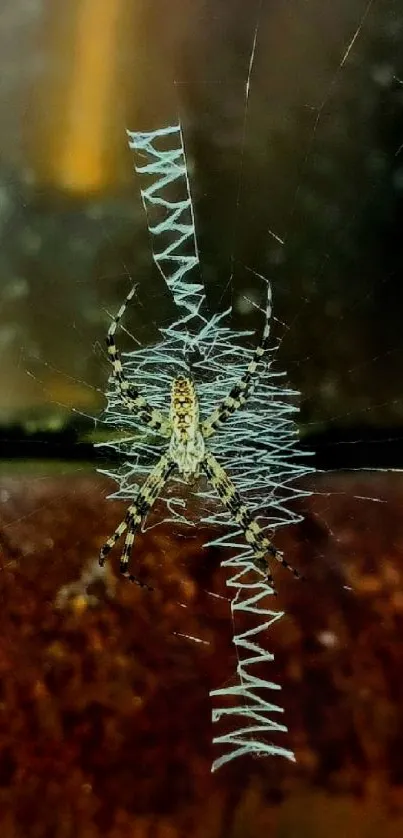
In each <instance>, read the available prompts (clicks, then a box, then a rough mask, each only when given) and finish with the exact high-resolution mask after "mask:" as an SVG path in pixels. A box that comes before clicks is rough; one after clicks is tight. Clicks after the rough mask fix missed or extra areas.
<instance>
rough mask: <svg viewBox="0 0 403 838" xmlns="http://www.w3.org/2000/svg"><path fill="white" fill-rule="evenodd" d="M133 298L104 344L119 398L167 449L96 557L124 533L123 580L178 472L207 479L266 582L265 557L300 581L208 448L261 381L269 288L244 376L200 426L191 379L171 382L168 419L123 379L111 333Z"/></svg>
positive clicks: (267, 331)
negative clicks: (258, 334)
mask: <svg viewBox="0 0 403 838" xmlns="http://www.w3.org/2000/svg"><path fill="white" fill-rule="evenodd" d="M133 294H134V288H133V289H132V290H131V291H130V293H129V294H128V296H127V298H126V300H125V302H124V304H123V305H122V306H121V308H120V309H119V311H118V314H117V315H116V317H115V318H114V319H113V320H112V323H111V326H110V328H109V331H108V335H107V339H106V343H107V348H108V355H109V358H110V361H111V363H112V368H113V373H112V375H113V380H114V383H115V386H116V389H117V392H118V395H119V397H120V399H121V400H122V402H123V404H124V405H125V406H126V408H127V409H128V410H129V411H130V412H131V413H133V414H135V415H136V416H137V417H139V418H140V419H141V421H142V422H143V423H144V424H145V425H147V426H148V427H150V428H152V429H153V430H154V431H155V433H158V434H159V435H160V436H161V437H162V439H163V440H165V447H164V449H163V450H162V453H161V457H160V459H159V460H158V462H157V463H156V464H155V466H154V468H153V469H152V470H151V472H150V474H149V475H148V477H147V478H146V480H145V481H144V483H143V485H142V486H141V488H140V490H139V492H138V494H137V497H136V498H135V500H134V501H133V503H132V504H131V505H130V506H129V508H128V510H127V513H126V516H125V518H124V520H123V521H122V522H121V523H120V524H119V526H118V527H117V528H116V530H115V532H114V533H113V535H111V537H110V538H108V540H107V541H106V543H105V544H104V546H103V547H102V549H101V552H100V556H99V562H100V564H101V565H103V564H104V562H105V559H106V557H107V555H108V553H109V552H110V551H111V550H112V548H113V547H114V546H115V544H116V542H117V541H118V540H119V539H120V538H121V536H122V535H123V534H124V533H126V536H125V543H124V547H123V551H122V555H121V559H120V570H121V573H123V574H125V575H127V570H128V566H129V560H130V555H131V551H132V547H133V543H134V539H135V535H136V532H137V531H138V530H139V529H140V528H141V526H142V525H143V523H144V521H145V519H146V517H147V515H148V512H149V511H150V509H151V507H152V506H153V504H154V502H155V501H156V499H157V498H158V496H159V495H160V494H161V491H162V490H163V488H164V486H165V484H166V482H167V481H168V479H169V478H170V477H171V475H172V474H173V473H174V472H175V471H177V472H179V474H180V475H181V476H182V477H183V478H184V479H185V480H189V479H192V478H193V477H198V476H199V474H200V473H202V474H204V475H205V477H206V478H207V480H208V482H209V483H210V485H211V486H212V487H213V488H214V489H215V490H216V492H217V495H218V496H219V498H220V500H221V503H222V505H223V506H224V508H225V509H226V510H227V511H228V512H229V513H230V515H231V518H232V520H233V521H235V522H236V523H237V524H238V526H239V528H240V529H241V531H242V532H243V533H244V536H245V540H246V542H247V544H249V545H250V547H251V548H252V552H253V556H252V562H253V564H254V565H255V567H256V568H257V569H258V570H259V571H260V572H264V573H265V575H266V578H267V580H268V581H269V582H270V583H271V582H272V575H271V572H270V567H269V563H268V557H271V558H274V559H276V560H277V561H278V562H280V564H282V565H283V567H286V568H288V569H289V570H291V572H292V573H293V574H294V576H296V577H298V578H301V577H300V574H299V573H298V571H297V570H294V569H293V568H292V567H291V566H290V565H289V564H288V562H286V560H285V559H284V558H283V555H282V553H280V552H279V551H278V550H277V549H276V547H275V546H274V545H273V543H272V542H271V541H270V539H269V538H267V536H266V534H265V533H264V531H263V529H262V527H261V526H260V524H259V523H258V521H257V520H256V518H255V516H254V515H253V512H252V511H251V510H250V509H249V508H248V506H247V505H246V504H245V503H244V502H243V500H242V498H241V496H240V494H239V492H238V490H237V488H236V487H235V485H234V483H233V482H232V480H231V478H230V477H229V475H228V474H227V472H226V471H225V469H224V468H223V467H222V466H221V465H220V463H219V462H218V461H217V459H216V458H215V456H214V455H213V454H212V452H211V451H209V449H208V440H209V439H210V437H212V436H213V435H214V434H216V433H217V432H219V431H220V429H221V427H222V425H223V424H224V423H225V422H226V421H227V420H228V419H229V418H230V416H231V415H232V414H233V413H235V411H237V410H239V409H240V408H241V407H242V405H243V404H244V403H245V402H246V400H247V399H248V397H249V396H250V394H251V393H252V390H253V388H254V386H255V384H256V383H257V381H258V380H259V375H260V372H259V369H260V367H261V359H262V356H263V354H264V351H265V349H266V348H267V345H268V340H269V334H270V317H271V289H270V286H268V297H267V308H266V324H265V327H264V330H263V335H262V340H261V342H260V344H259V346H258V347H257V349H256V350H255V353H254V355H253V358H252V360H251V361H250V362H249V364H248V366H247V367H246V370H245V373H244V375H243V376H242V377H241V378H240V379H239V380H238V381H237V382H236V384H234V385H233V387H232V388H231V390H230V392H229V393H228V395H227V396H226V397H225V398H224V399H223V401H222V402H221V403H220V404H219V405H218V406H217V407H216V409H215V410H213V412H212V413H211V414H210V416H208V417H207V418H206V419H204V420H203V421H200V418H199V402H198V398H197V393H196V390H195V386H194V384H193V382H192V381H191V380H190V379H189V378H185V377H184V376H180V377H178V378H175V379H174V381H173V383H172V389H171V404H170V411H169V414H168V415H166V414H165V413H163V412H161V411H160V410H158V409H156V408H154V407H152V406H151V405H150V404H148V402H147V400H146V399H145V398H144V396H142V395H141V394H140V393H139V391H138V390H137V388H136V387H135V386H134V385H133V384H132V383H131V382H129V381H128V380H127V379H126V377H125V374H124V370H123V365H122V361H121V358H120V353H119V351H118V349H117V347H116V343H115V332H116V329H117V326H118V324H119V322H120V320H121V318H122V316H123V314H124V311H125V308H126V306H127V303H128V302H129V300H130V299H131V298H132V296H133ZM167 443H168V444H167ZM128 578H129V579H130V580H131V581H132V582H136V583H137V584H139V585H143V583H142V582H140V580H139V579H138V578H137V577H136V576H133V575H132V574H129V575H128Z"/></svg>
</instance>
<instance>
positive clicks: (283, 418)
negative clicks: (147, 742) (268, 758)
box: [104, 125, 313, 770]
mask: <svg viewBox="0 0 403 838" xmlns="http://www.w3.org/2000/svg"><path fill="white" fill-rule="evenodd" d="M128 135H129V145H130V148H131V149H133V150H134V151H135V152H137V153H138V154H139V155H140V154H141V156H142V159H143V162H142V164H141V165H139V164H137V165H136V170H137V172H138V173H139V174H140V175H141V176H142V177H143V179H144V178H145V177H147V178H148V181H149V182H148V183H147V185H145V186H143V187H142V190H141V195H142V200H143V205H144V207H145V211H146V214H147V217H148V219H149V231H150V234H151V237H152V246H153V257H154V261H155V263H156V265H157V267H158V269H159V270H160V272H161V274H162V275H163V277H164V280H165V281H166V284H167V286H168V288H169V290H170V292H171V293H172V297H173V301H174V303H175V305H176V307H177V309H178V312H179V316H178V319H177V320H176V321H175V322H174V323H173V324H172V325H171V326H170V327H168V328H165V329H163V330H162V333H163V339H162V341H161V342H160V343H158V344H157V345H155V346H153V347H151V348H150V347H148V348H146V349H138V350H136V351H135V352H131V353H127V354H126V355H125V356H124V358H123V362H124V369H125V374H126V376H127V378H128V380H129V381H132V382H133V383H135V384H136V386H139V387H140V388H141V390H142V392H144V393H147V398H148V400H149V402H150V403H151V404H152V406H153V407H157V408H159V409H160V410H162V411H164V410H165V411H166V410H167V405H169V395H170V386H171V382H172V379H173V378H174V377H175V376H178V375H179V374H181V373H182V374H183V373H185V374H186V373H188V364H187V360H186V359H187V354H188V353H189V351H190V352H192V353H196V354H197V357H198V360H197V361H195V363H194V365H193V373H194V378H195V381H196V386H197V391H198V395H199V398H200V407H201V414H202V416H205V417H207V416H208V415H209V414H210V413H211V412H212V411H213V409H214V408H215V407H216V406H217V404H218V403H219V401H220V400H221V399H222V397H223V395H225V393H227V392H229V390H230V389H231V387H232V385H234V384H235V383H236V381H237V380H238V379H239V378H240V377H241V376H242V373H243V372H244V371H245V368H246V365H247V364H248V363H249V361H250V360H251V358H252V356H253V349H251V348H250V349H247V348H245V346H244V345H242V343H241V339H242V338H243V337H245V333H243V332H239V331H238V332H237V331H235V330H232V329H231V328H230V327H229V326H228V325H224V322H225V320H228V317H229V314H230V312H228V311H227V312H224V314H220V315H215V316H214V315H213V316H212V317H210V318H207V316H203V315H202V314H201V312H202V311H203V310H206V298H205V294H204V288H203V285H202V284H201V283H192V281H191V277H190V274H191V272H192V270H193V269H194V268H195V267H197V266H198V264H199V262H198V251H197V243H196V231H195V228H194V222H193V219H194V213H193V208H192V202H191V197H190V191H189V179H188V173H187V167H186V155H185V149H184V145H183V135H182V131H181V127H180V126H179V125H177V126H170V127H168V128H162V129H160V130H157V131H153V132H150V133H144V132H142V133H136V132H131V131H130V132H128ZM167 139H169V140H170V141H171V142H170V143H169V147H168V148H166V147H162V148H161V144H162V143H166V141H167ZM144 157H146V159H147V162H144ZM173 186H175V187H176V189H175V192H176V193H178V192H179V194H175V196H174V197H173V196H170V195H169V189H170V188H171V189H172V187H173ZM151 213H152V220H151V221H150V215H151ZM167 234H168V240H167V241H164V245H162V246H161V244H160V243H161V239H163V237H164V236H167ZM186 247H187V249H188V250H187V252H185V253H184V252H183V251H184V249H185V248H186ZM189 250H190V252H189ZM268 354H269V358H268V360H265V362H264V367H263V373H262V375H261V377H260V380H259V382H258V384H257V386H256V387H255V389H254V391H253V393H252V394H251V396H250V398H249V399H248V401H247V404H246V405H245V406H243V409H242V410H239V411H237V412H236V413H235V414H234V415H233V416H232V417H230V418H229V420H228V422H227V423H226V424H225V427H224V428H222V429H221V431H219V432H218V433H217V434H216V435H214V436H213V437H212V439H211V440H210V441H209V447H210V449H211V450H212V451H213V453H214V454H216V455H217V456H218V457H219V460H220V462H221V464H222V465H223V466H224V468H225V469H226V470H227V471H228V473H229V474H230V475H231V476H232V478H233V479H234V481H235V484H236V486H237V488H238V490H239V491H240V492H241V494H242V497H243V498H244V499H245V500H246V501H247V502H248V503H249V505H250V507H251V509H252V510H253V512H254V514H255V515H256V516H257V517H258V519H259V521H260V523H261V526H262V527H263V529H264V530H265V531H267V533H268V534H270V535H271V533H272V532H273V531H275V530H276V529H277V528H278V527H280V526H284V525H287V524H290V523H293V522H296V521H299V520H300V516H299V515H298V514H297V513H296V512H295V511H293V506H292V501H294V500H295V498H297V497H301V496H302V495H304V494H306V492H304V491H303V490H302V489H300V488H298V486H297V484H296V481H297V478H301V477H303V476H306V475H307V474H308V473H309V471H312V470H313V469H312V468H311V469H310V468H309V467H308V466H307V464H306V456H305V458H303V455H302V453H301V452H300V451H299V449H298V444H297V442H298V433H297V427H296V424H295V422H294V416H295V413H296V412H297V410H298V408H297V407H296V406H295V397H296V396H297V395H298V394H297V393H296V392H294V391H293V390H290V389H287V387H286V386H284V382H283V376H282V374H281V373H278V372H277V373H275V372H273V371H272V369H271V365H272V357H273V351H272V352H271V353H268ZM112 384H113V382H112ZM105 422H106V423H107V424H111V425H113V426H114V427H122V426H123V427H124V426H127V429H128V431H130V436H129V438H128V439H125V440H124V441H123V442H108V443H107V446H108V447H112V448H117V450H118V451H119V453H120V454H121V455H123V460H124V463H125V465H124V467H123V471H119V472H111V471H110V470H109V469H108V470H107V471H106V472H104V473H106V474H107V475H108V477H112V478H113V479H114V480H115V481H116V482H117V483H118V486H119V488H118V490H117V492H115V493H114V495H113V497H116V498H119V499H123V500H132V498H133V497H135V495H136V493H137V491H138V489H139V483H138V482H137V479H138V475H145V474H147V472H148V470H149V468H150V461H151V463H153V462H156V461H157V458H158V456H159V455H160V451H161V449H160V443H159V441H158V439H156V440H155V441H153V440H152V439H150V432H149V429H147V428H145V427H144V426H143V425H142V423H141V421H136V420H135V419H134V417H133V416H132V415H130V413H129V412H128V413H127V416H125V415H124V411H123V412H122V405H121V402H120V399H119V395H118V394H116V392H115V388H114V387H113V386H112V389H111V391H110V392H109V394H108V406H107V410H106V415H105ZM257 462H259V466H258V468H257V466H256V464H257ZM178 482H180V483H183V481H181V480H180V478H179V479H178ZM194 493H195V495H196V497H197V498H199V499H201V500H202V501H203V502H204V504H205V508H206V509H207V510H208V511H207V512H204V513H203V514H202V518H201V523H202V524H209V525H214V526H218V527H219V529H220V531H223V530H224V534H223V535H220V536H218V537H217V538H215V539H214V540H213V541H210V542H209V544H208V545H206V546H219V547H227V548H230V549H231V550H232V553H234V550H235V555H233V556H232V557H231V558H229V559H228V560H226V561H224V562H223V563H222V564H223V567H226V568H228V569H229V570H230V573H231V575H230V576H229V578H228V582H227V584H228V586H229V587H230V589H233V590H234V592H235V593H234V595H233V597H232V599H231V610H232V617H233V622H234V632H235V633H234V638H233V642H234V645H235V648H236V651H237V656H238V666H237V678H238V684H237V685H236V686H231V687H228V688H223V689H218V690H215V691H214V692H213V693H212V697H213V698H214V700H216V699H218V698H222V699H228V698H232V699H233V698H235V699H236V703H235V706H232V707H222V708H219V709H214V710H213V722H219V721H220V720H221V719H223V718H231V720H233V722H234V725H233V729H231V730H230V731H229V732H226V733H224V734H222V735H219V736H216V737H215V739H214V744H216V745H218V744H219V745H230V746H232V750H229V751H226V752H225V753H224V754H223V755H221V756H219V757H218V758H217V759H216V760H215V761H214V763H213V770H216V769H217V768H219V767H220V766H221V765H223V764H224V763H226V762H228V761H230V760H232V759H234V758H235V757H237V756H241V755H243V754H246V753H252V754H262V753H266V754H281V755H282V756H286V757H288V758H289V759H292V758H293V754H292V753H291V752H290V751H289V750H288V749H286V748H284V747H280V746H278V745H274V744H273V743H272V742H270V743H268V742H267V741H265V738H264V735H265V734H266V735H268V734H271V733H272V732H273V731H276V732H279V731H280V732H281V731H285V730H286V727H285V726H284V725H280V724H278V723H277V722H274V721H273V719H272V716H273V714H276V713H279V712H281V708H280V707H278V706H277V705H275V704H272V703H271V702H269V701H268V700H267V698H266V697H262V696H261V691H262V690H267V689H270V690H275V689H278V687H277V685H276V684H273V683H272V682H270V681H269V680H267V679H265V678H262V677H257V676H256V675H254V674H253V670H254V667H255V665H256V664H259V665H261V664H263V663H268V662H269V661H270V660H272V655H270V653H268V652H266V651H264V649H263V647H262V646H261V645H259V642H258V640H259V638H258V635H260V634H262V635H263V634H264V632H265V631H267V630H268V629H269V627H270V626H271V624H272V623H273V622H275V621H277V620H278V619H279V618H280V617H281V616H282V615H281V613H280V612H278V611H277V612H276V611H273V610H272V609H271V608H268V606H267V598H268V596H269V597H272V595H273V590H272V588H270V586H269V585H268V584H267V583H266V581H265V579H264V576H263V574H258V573H257V572H256V570H255V568H254V565H253V561H252V560H253V551H252V549H251V547H250V546H248V544H246V543H245V540H244V536H243V533H242V531H241V530H240V529H239V528H238V527H236V526H234V524H233V523H232V522H231V520H230V517H229V515H228V513H227V512H226V511H225V510H223V511H220V510H219V508H217V502H216V496H215V493H214V492H213V491H212V490H211V489H210V488H208V489H196V490H194ZM186 495H188V496H189V497H191V495H192V489H190V491H187V487H186V484H185V486H184V494H183V495H182V496H181V498H180V499H177V500H176V503H177V504H179V508H180V512H178V511H177V510H175V508H174V506H173V500H172V497H171V493H170V492H169V490H168V492H167V489H166V487H165V488H164V492H163V495H162V497H163V500H164V502H165V507H166V515H165V519H164V520H168V521H169V520H171V521H174V522H175V521H177V520H178V519H179V520H180V522H181V523H188V524H190V525H191V526H195V525H196V522H195V521H194V518H193V517H191V516H188V515H187V513H186V500H185V498H186ZM210 510H212V511H210ZM259 516H264V518H262V517H259ZM259 575H260V576H261V578H260V579H259V578H256V577H258V576H259ZM254 577H255V578H254ZM241 612H244V613H252V614H254V615H256V617H257V618H259V622H257V625H256V626H253V627H252V628H251V629H248V630H247V631H243V632H242V633H240V632H239V629H238V628H237V618H238V615H239V614H240V613H241ZM245 652H247V653H249V657H245ZM239 718H240V719H241V721H243V722H244V724H243V726H241V727H239ZM251 722H252V724H251ZM245 723H246V726H245Z"/></svg>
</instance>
